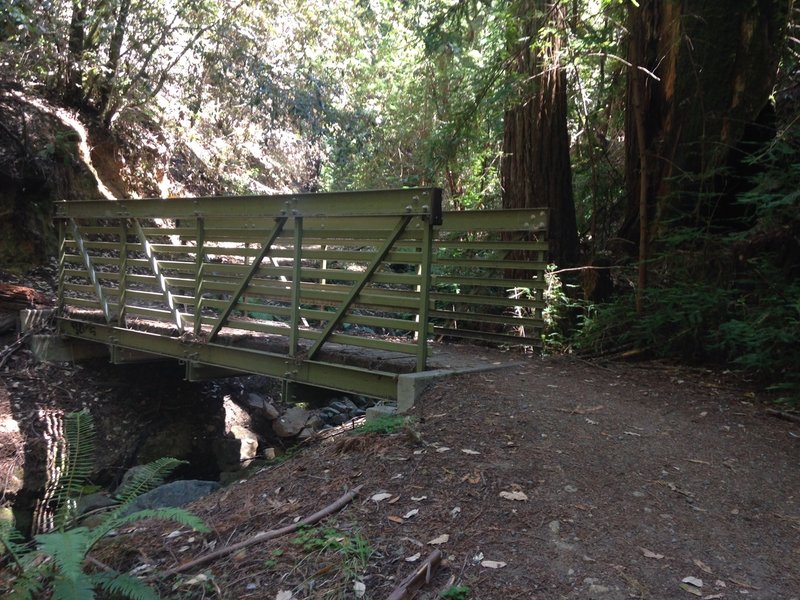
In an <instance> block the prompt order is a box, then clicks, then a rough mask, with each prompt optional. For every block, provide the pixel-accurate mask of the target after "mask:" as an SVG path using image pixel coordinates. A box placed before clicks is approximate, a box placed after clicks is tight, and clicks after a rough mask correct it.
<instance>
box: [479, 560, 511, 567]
mask: <svg viewBox="0 0 800 600" xmlns="http://www.w3.org/2000/svg"><path fill="white" fill-rule="evenodd" d="M481 566H482V567H486V568H487V569H502V568H503V567H505V566H506V563H504V562H500V561H499V560H484V561H481Z"/></svg>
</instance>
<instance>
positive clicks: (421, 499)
mask: <svg viewBox="0 0 800 600" xmlns="http://www.w3.org/2000/svg"><path fill="white" fill-rule="evenodd" d="M411 499H412V500H413V501H414V502H422V501H423V500H427V499H428V497H427V496H411Z"/></svg>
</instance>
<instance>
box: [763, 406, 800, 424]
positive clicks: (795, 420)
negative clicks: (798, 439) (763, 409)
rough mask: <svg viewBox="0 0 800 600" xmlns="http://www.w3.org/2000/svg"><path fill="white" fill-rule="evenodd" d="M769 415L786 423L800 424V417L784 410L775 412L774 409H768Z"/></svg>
mask: <svg viewBox="0 0 800 600" xmlns="http://www.w3.org/2000/svg"><path fill="white" fill-rule="evenodd" d="M767 414H768V415H772V416H773V417H777V418H779V419H783V420H784V421H791V422H792V423H800V415H796V414H794V413H788V412H784V411H782V410H775V409H774V408H768V409H767Z"/></svg>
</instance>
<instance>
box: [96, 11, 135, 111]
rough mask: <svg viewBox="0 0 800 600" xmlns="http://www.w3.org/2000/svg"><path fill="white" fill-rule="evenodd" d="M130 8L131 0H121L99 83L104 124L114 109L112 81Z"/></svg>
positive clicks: (117, 65)
mask: <svg viewBox="0 0 800 600" xmlns="http://www.w3.org/2000/svg"><path fill="white" fill-rule="evenodd" d="M130 8H131V0H121V1H120V3H119V12H118V13H117V19H116V22H115V25H114V33H113V34H112V36H111V43H110V45H109V49H108V61H107V62H106V72H105V74H104V75H103V77H102V80H101V83H100V115H101V116H102V119H103V122H104V123H105V125H106V126H108V125H110V123H111V118H112V117H113V116H114V110H113V107H112V105H111V100H112V97H111V95H112V92H113V90H114V82H115V80H116V77H117V68H118V67H119V58H120V54H121V53H122V42H123V41H124V39H125V28H126V27H127V25H128V14H129V12H130Z"/></svg>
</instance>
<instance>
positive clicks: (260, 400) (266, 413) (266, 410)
mask: <svg viewBox="0 0 800 600" xmlns="http://www.w3.org/2000/svg"><path fill="white" fill-rule="evenodd" d="M245 402H246V403H247V408H248V409H250V410H251V411H253V414H255V415H257V416H259V417H264V418H266V419H269V420H270V421H274V420H275V419H277V418H278V417H279V416H281V413H280V411H279V410H278V409H277V408H275V406H274V405H273V404H272V402H270V401H269V400H267V399H266V398H264V397H263V396H261V395H260V394H255V393H253V392H250V393H249V394H247V397H246V398H245Z"/></svg>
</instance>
